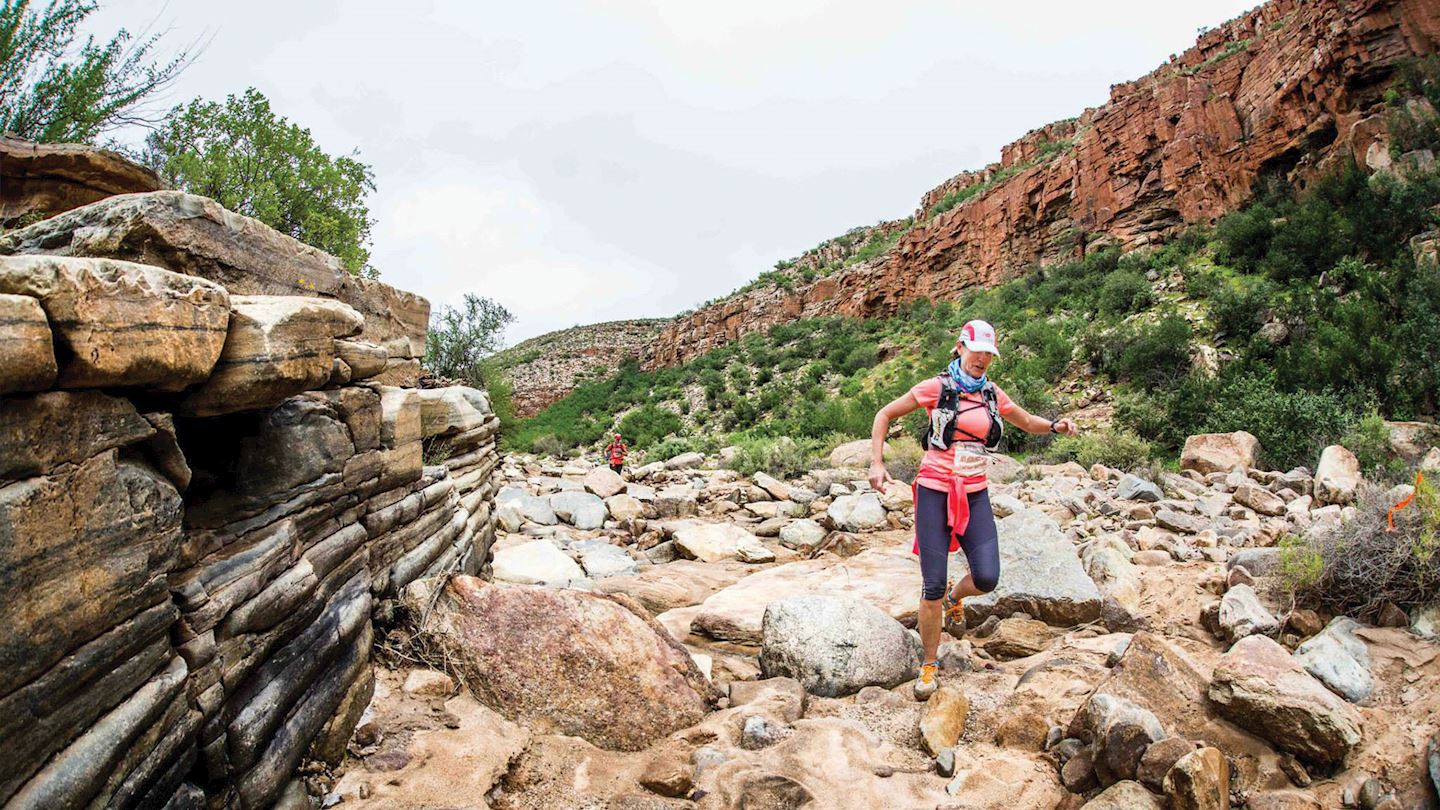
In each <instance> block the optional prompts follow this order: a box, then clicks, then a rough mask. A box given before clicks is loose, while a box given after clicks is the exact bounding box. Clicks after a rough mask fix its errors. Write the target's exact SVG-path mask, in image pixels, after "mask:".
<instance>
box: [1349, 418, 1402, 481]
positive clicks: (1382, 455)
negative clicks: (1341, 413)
mask: <svg viewBox="0 0 1440 810" xmlns="http://www.w3.org/2000/svg"><path fill="white" fill-rule="evenodd" d="M1340 444H1342V445H1344V446H1345V449H1346V450H1349V451H1350V452H1352V453H1354V454H1355V459H1356V460H1357V461H1359V462H1360V471H1361V472H1362V473H1364V474H1365V475H1367V476H1372V477H1373V476H1375V475H1376V473H1387V475H1386V476H1385V477H1393V476H1389V475H1388V470H1387V468H1388V467H1389V466H1390V462H1391V461H1392V459H1393V453H1391V450H1390V428H1388V427H1386V426H1385V420H1384V419H1383V418H1381V416H1380V414H1378V413H1376V412H1375V410H1374V409H1371V410H1370V411H1367V412H1366V413H1365V415H1364V416H1362V417H1360V418H1359V419H1358V420H1356V421H1355V422H1354V424H1352V425H1351V426H1350V429H1349V430H1347V431H1345V434H1344V435H1343V436H1341V437H1340ZM1401 468H1402V469H1403V465H1402V467H1401Z"/></svg>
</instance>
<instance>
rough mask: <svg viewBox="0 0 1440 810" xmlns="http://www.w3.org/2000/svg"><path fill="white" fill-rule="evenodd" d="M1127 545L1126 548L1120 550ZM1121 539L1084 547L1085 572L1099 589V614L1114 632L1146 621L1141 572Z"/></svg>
mask: <svg viewBox="0 0 1440 810" xmlns="http://www.w3.org/2000/svg"><path fill="white" fill-rule="evenodd" d="M1122 548H1125V551H1121V549H1122ZM1128 550H1129V549H1128V548H1126V547H1125V544H1124V543H1123V542H1122V541H1119V540H1114V541H1112V542H1098V541H1097V542H1095V543H1092V544H1091V546H1090V548H1088V549H1086V550H1085V555H1084V563H1085V573H1086V574H1088V575H1089V576H1090V579H1091V581H1093V582H1094V583H1095V587H1097V588H1098V589H1099V590H1100V595H1101V596H1102V597H1103V598H1104V602H1103V603H1102V604H1101V606H1100V617H1101V618H1102V619H1103V620H1104V621H1105V626H1106V627H1107V628H1109V629H1110V630H1111V631H1116V632H1119V631H1127V630H1134V629H1136V628H1137V627H1139V626H1141V625H1142V624H1144V622H1145V609H1144V608H1143V607H1142V605H1141V602H1140V590H1141V588H1140V573H1139V570H1138V569H1137V568H1136V567H1135V564H1134V563H1132V562H1131V561H1130V558H1129V556H1128V555H1127V554H1126V551H1128Z"/></svg>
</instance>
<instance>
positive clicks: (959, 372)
mask: <svg viewBox="0 0 1440 810" xmlns="http://www.w3.org/2000/svg"><path fill="white" fill-rule="evenodd" d="M947 370H948V371H949V372H950V379H952V380H954V381H955V384H956V385H958V386H959V387H960V390H961V391H964V392H965V393H967V394H973V393H975V392H976V391H979V390H980V389H981V388H984V387H985V379H986V376H987V375H984V374H981V375H980V376H979V377H971V376H970V375H969V374H966V373H965V369H963V368H961V367H960V358H958V357H957V358H955V359H954V360H951V361H950V367H949V368H948V369H947Z"/></svg>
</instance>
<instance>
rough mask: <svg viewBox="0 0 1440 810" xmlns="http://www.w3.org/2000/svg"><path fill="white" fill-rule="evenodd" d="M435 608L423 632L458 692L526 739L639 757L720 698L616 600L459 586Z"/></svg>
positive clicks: (670, 644) (661, 634)
mask: <svg viewBox="0 0 1440 810" xmlns="http://www.w3.org/2000/svg"><path fill="white" fill-rule="evenodd" d="M439 605H440V606H439V608H437V610H436V611H435V614H434V615H435V622H434V623H433V624H432V626H430V627H429V628H427V630H426V632H428V633H429V634H430V635H431V636H432V638H433V639H434V640H435V641H436V642H437V643H439V644H441V645H443V646H444V648H445V649H446V650H447V651H448V652H449V654H450V655H451V656H452V658H453V660H455V661H456V663H457V664H458V666H459V668H460V672H461V673H462V677H463V680H464V682H465V685H466V686H467V687H469V689H470V690H471V691H472V692H473V693H474V694H475V696H476V697H477V698H478V699H479V700H480V701H481V702H482V703H484V704H485V705H487V706H490V707H491V708H493V709H495V710H496V711H498V712H500V713H502V714H504V715H505V716H506V717H508V718H510V719H512V720H517V721H523V722H524V723H525V724H526V726H528V727H529V728H531V729H533V730H548V731H551V732H553V733H560V734H570V735H573V736H578V737H584V738H585V739H587V740H589V741H590V742H592V743H594V744H595V745H598V746H600V747H602V748H609V749H613V750H621V751H638V750H640V749H643V748H646V747H648V746H649V745H651V744H652V743H654V742H656V741H657V740H659V739H661V738H663V737H665V736H666V735H668V734H670V733H671V732H674V731H677V730H679V729H682V728H685V727H687V726H691V725H694V724H695V723H697V722H699V721H700V719H701V718H702V717H703V716H704V715H705V713H706V712H707V711H708V710H709V707H710V705H711V704H712V703H713V702H714V701H715V700H718V698H719V693H718V692H717V691H716V690H715V688H714V687H713V686H711V685H710V683H709V681H707V680H706V679H705V676H704V675H703V674H701V672H700V670H699V669H698V668H697V667H696V666H695V664H694V662H693V661H692V660H691V658H690V655H689V653H687V652H686V651H685V648H684V647H681V646H680V644H679V643H678V642H676V641H674V640H673V639H671V638H670V636H669V634H668V633H666V632H665V630H664V629H663V628H661V627H660V626H659V625H658V624H656V623H655V622H654V620H652V619H649V618H648V616H647V614H646V613H645V610H644V608H641V607H640V606H639V605H635V604H634V603H629V602H628V601H627V600H626V599H625V598H624V597H615V596H606V595H603V594H592V593H587V592H581V591H556V590H547V589H545V588H539V587H530V586H502V585H489V584H486V583H485V582H483V581H481V580H478V579H475V578H473V577H457V578H455V579H453V580H451V582H450V584H449V585H448V586H446V590H445V593H444V595H443V596H442V598H441V601H440V603H439ZM541 617H543V620H539V619H540V618H541ZM557 673H564V676H563V677H557Z"/></svg>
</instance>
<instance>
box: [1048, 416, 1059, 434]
mask: <svg viewBox="0 0 1440 810" xmlns="http://www.w3.org/2000/svg"><path fill="white" fill-rule="evenodd" d="M1058 424H1060V420H1059V419H1051V420H1050V432H1051V433H1059V432H1060V431H1058V430H1056V429H1055V426H1056V425H1058Z"/></svg>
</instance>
